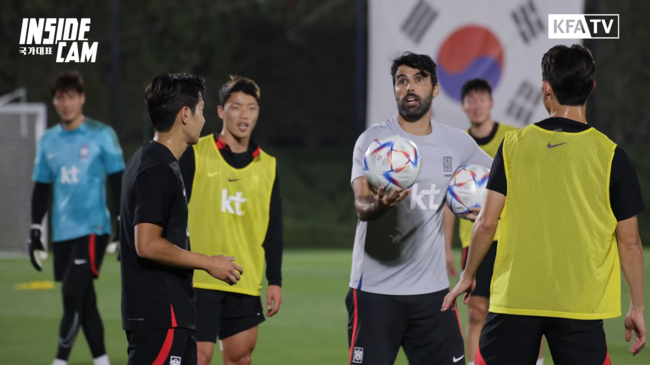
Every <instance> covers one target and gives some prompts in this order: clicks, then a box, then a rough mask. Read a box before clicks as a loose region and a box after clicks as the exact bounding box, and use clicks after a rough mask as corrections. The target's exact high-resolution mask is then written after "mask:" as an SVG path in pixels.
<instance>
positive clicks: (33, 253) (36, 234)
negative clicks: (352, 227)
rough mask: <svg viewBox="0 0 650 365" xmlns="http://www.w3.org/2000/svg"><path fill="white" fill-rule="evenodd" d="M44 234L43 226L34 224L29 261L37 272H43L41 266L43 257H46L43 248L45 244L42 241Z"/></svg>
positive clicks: (30, 237) (30, 238)
mask: <svg viewBox="0 0 650 365" xmlns="http://www.w3.org/2000/svg"><path fill="white" fill-rule="evenodd" d="M42 234H43V231H42V227H41V225H40V224H32V229H31V230H30V232H29V260H30V261H31V262H32V266H34V268H35V269H36V270H37V271H41V269H42V268H43V265H42V264H41V256H45V255H44V254H45V249H44V248H43V242H42V241H41V235H42Z"/></svg>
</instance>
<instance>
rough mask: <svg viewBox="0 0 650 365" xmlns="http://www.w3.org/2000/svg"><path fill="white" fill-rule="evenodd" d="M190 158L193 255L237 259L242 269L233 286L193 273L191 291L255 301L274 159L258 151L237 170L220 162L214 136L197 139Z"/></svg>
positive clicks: (258, 289)
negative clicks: (247, 297) (215, 292)
mask: <svg viewBox="0 0 650 365" xmlns="http://www.w3.org/2000/svg"><path fill="white" fill-rule="evenodd" d="M194 154H195V156H196V173H195V175H194V181H193V182H192V196H191V199H190V203H189V230H190V243H191V246H192V251H194V252H199V253H202V254H206V255H226V256H235V257H236V260H235V262H236V263H237V264H238V265H239V266H241V267H242V268H243V269H244V275H242V277H241V280H240V281H239V282H238V283H237V285H233V286H230V285H228V284H226V283H224V282H222V281H220V280H217V279H215V278H213V277H212V276H210V275H209V274H208V273H206V272H205V271H203V270H196V271H195V272H194V287H195V288H203V289H214V290H221V291H228V292H234V293H241V294H247V295H254V296H259V295H260V292H261V290H262V278H263V273H264V248H263V247H262V244H263V243H264V238H265V237H266V231H267V228H268V224H269V209H270V204H271V191H272V188H273V182H274V180H275V171H276V169H275V158H273V157H271V156H269V155H267V154H266V153H264V152H263V151H260V154H259V155H258V156H257V157H255V159H254V160H253V162H251V163H250V164H249V165H248V166H246V167H245V168H243V169H235V168H233V167H231V166H230V165H229V164H228V163H227V162H226V161H225V160H224V159H223V157H222V156H221V152H219V150H218V149H217V146H216V143H215V141H214V138H213V136H212V135H209V136H205V137H203V138H201V140H200V141H199V143H198V144H196V145H195V146H194Z"/></svg>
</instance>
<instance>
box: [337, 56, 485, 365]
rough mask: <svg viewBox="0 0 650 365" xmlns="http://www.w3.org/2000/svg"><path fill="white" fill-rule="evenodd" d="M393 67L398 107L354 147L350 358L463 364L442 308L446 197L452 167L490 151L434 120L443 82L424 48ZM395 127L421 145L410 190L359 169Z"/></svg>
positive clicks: (453, 317)
mask: <svg viewBox="0 0 650 365" xmlns="http://www.w3.org/2000/svg"><path fill="white" fill-rule="evenodd" d="M391 74H392V78H393V85H394V93H395V100H396V102H397V108H398V115H397V116H394V117H391V118H390V119H388V120H387V121H385V122H383V123H379V124H376V125H374V126H372V127H371V128H370V129H368V130H367V131H366V132H364V133H363V134H362V135H361V136H360V137H359V139H358V140H357V143H356V146H355V149H354V154H353V164H352V177H351V181H352V188H353V190H354V197H355V201H354V205H355V208H356V209H357V213H358V216H359V223H358V225H357V230H356V236H355V243H354V251H353V258H352V262H353V263H352V273H351V280H350V291H349V293H348V296H347V299H346V304H347V307H348V313H349V325H348V336H349V341H350V342H349V344H350V357H349V363H350V364H362V363H363V364H366V363H367V364H374V365H383V364H393V363H394V361H395V358H396V356H397V353H398V351H399V349H400V347H402V346H403V348H404V352H405V353H406V356H407V357H408V359H409V362H410V363H412V364H450V365H458V364H464V363H465V360H464V357H465V352H464V349H463V337H462V332H461V327H460V321H459V319H458V313H457V311H455V310H450V311H445V312H441V311H440V310H439V308H440V307H439V305H441V304H442V301H443V299H444V297H445V295H446V293H448V292H449V279H448V277H447V271H446V264H445V263H446V255H445V244H444V234H443V229H442V216H443V212H444V209H445V208H444V199H445V193H446V189H447V186H449V182H450V180H451V178H452V176H453V173H454V171H456V170H457V169H458V167H460V166H462V165H466V164H477V165H481V166H485V167H488V168H489V166H490V165H491V164H492V159H491V158H490V157H489V156H488V155H487V154H486V153H485V152H483V151H482V150H481V149H480V148H479V147H478V145H477V144H476V142H474V140H473V139H472V138H471V137H470V136H469V135H468V134H467V133H465V132H463V131H462V130H460V129H457V128H453V127H450V126H447V125H444V124H441V123H439V122H437V121H435V120H433V119H432V118H431V102H432V100H433V99H434V98H435V97H436V96H438V93H439V85H438V78H437V75H436V64H435V63H434V62H433V60H432V59H431V58H430V57H429V56H427V55H418V54H413V53H405V54H403V55H402V56H400V57H399V58H397V59H395V60H394V61H393V64H392V67H391ZM394 135H400V136H402V137H405V138H407V139H409V140H411V141H413V142H414V143H415V144H416V145H417V146H418V148H419V152H420V154H421V156H422V161H421V163H422V164H423V165H422V170H421V173H420V175H419V177H418V179H417V180H416V182H415V184H414V185H413V186H412V188H411V189H407V190H403V191H399V189H395V190H393V191H391V192H390V193H388V194H385V189H384V188H383V187H379V188H378V189H376V187H373V186H371V185H370V183H369V182H368V180H367V179H366V178H365V177H364V163H363V161H364V154H365V152H366V149H367V147H368V146H369V145H370V143H371V142H372V141H374V140H375V139H380V138H383V137H388V136H394ZM476 213H477V212H476V211H473V212H472V213H471V214H470V215H469V216H468V217H469V218H471V219H474V218H476Z"/></svg>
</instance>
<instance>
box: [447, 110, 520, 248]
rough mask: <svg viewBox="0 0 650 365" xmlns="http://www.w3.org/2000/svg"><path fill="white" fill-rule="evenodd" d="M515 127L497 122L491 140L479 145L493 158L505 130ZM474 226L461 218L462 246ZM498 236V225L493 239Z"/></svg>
mask: <svg viewBox="0 0 650 365" xmlns="http://www.w3.org/2000/svg"><path fill="white" fill-rule="evenodd" d="M516 130H517V128H516V127H512V126H509V125H507V124H501V123H499V126H498V127H497V133H496V134H495V135H494V138H492V140H491V141H490V142H489V143H487V144H484V145H479V147H481V149H482V150H483V151H485V153H487V154H488V155H490V157H492V158H494V156H496V154H497V151H498V150H499V146H500V145H501V141H503V138H504V137H505V136H506V132H510V131H516ZM465 132H467V133H469V130H466V131H465ZM473 227H474V223H472V222H471V221H468V220H467V219H461V220H460V225H459V226H458V232H459V234H460V243H462V245H463V248H464V247H469V243H470V241H471V239H472V228H473ZM498 238H499V227H497V231H496V233H495V234H494V240H495V241H497V240H498Z"/></svg>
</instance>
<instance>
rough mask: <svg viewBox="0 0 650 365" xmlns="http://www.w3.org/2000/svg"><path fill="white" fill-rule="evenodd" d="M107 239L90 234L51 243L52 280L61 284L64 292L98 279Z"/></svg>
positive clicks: (104, 236) (106, 236) (105, 236)
mask: <svg viewBox="0 0 650 365" xmlns="http://www.w3.org/2000/svg"><path fill="white" fill-rule="evenodd" d="M109 239H110V237H109V236H108V235H107V234H105V235H101V236H97V235H94V234H92V235H90V236H83V237H79V238H75V239H71V240H68V241H59V242H54V243H53V247H52V250H53V253H54V280H55V281H60V282H63V289H64V291H65V290H66V288H73V287H85V285H81V284H82V282H86V281H90V280H92V279H96V278H97V277H99V269H100V267H101V265H102V261H103V259H104V253H105V252H106V246H107V245H108V241H109Z"/></svg>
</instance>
